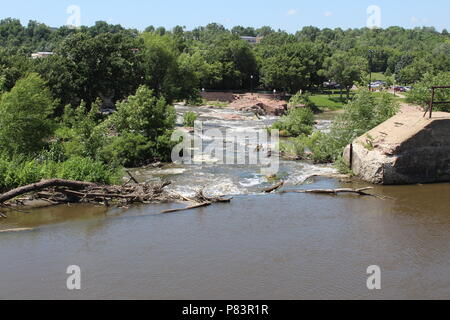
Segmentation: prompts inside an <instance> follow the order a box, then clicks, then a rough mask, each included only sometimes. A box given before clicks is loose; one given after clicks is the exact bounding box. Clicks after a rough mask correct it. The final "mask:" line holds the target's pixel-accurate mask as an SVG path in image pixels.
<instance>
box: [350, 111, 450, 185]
mask: <svg viewBox="0 0 450 320" xmlns="http://www.w3.org/2000/svg"><path fill="white" fill-rule="evenodd" d="M350 150H351V148H350V146H347V148H346V149H345V151H344V159H345V160H346V161H347V163H349V164H350V159H351V157H350ZM352 158H353V159H352V170H353V172H354V173H355V174H356V175H358V176H360V177H361V178H362V179H363V180H365V181H368V182H371V183H374V184H386V185H391V184H416V183H434V182H450V114H449V113H443V112H436V113H435V114H434V116H433V118H432V119H428V118H424V117H423V114H422V113H420V112H410V113H400V114H398V115H396V116H394V117H393V118H391V119H389V120H388V121H386V122H384V123H383V124H381V125H380V126H378V127H376V128H374V129H373V130H371V131H369V132H368V133H366V134H365V135H363V136H362V137H359V138H358V139H356V140H355V141H354V142H353V157H352Z"/></svg>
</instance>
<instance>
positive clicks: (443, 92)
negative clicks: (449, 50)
mask: <svg viewBox="0 0 450 320" xmlns="http://www.w3.org/2000/svg"><path fill="white" fill-rule="evenodd" d="M449 83H450V72H440V73H438V74H436V75H435V74H433V73H426V74H425V75H424V76H423V78H422V80H421V81H419V82H418V83H416V84H414V88H413V90H411V91H410V92H408V93H407V100H408V102H412V103H417V104H419V105H421V106H422V107H423V108H424V109H427V108H428V106H429V105H430V101H431V90H430V89H431V87H433V86H448V84H449ZM435 99H436V101H450V90H449V89H440V90H436V92H435ZM435 108H436V110H440V111H446V112H448V111H450V104H448V105H442V104H441V105H436V106H435Z"/></svg>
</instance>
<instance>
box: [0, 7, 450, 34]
mask: <svg viewBox="0 0 450 320" xmlns="http://www.w3.org/2000/svg"><path fill="white" fill-rule="evenodd" d="M73 6H77V7H78V8H79V11H80V15H79V17H80V19H79V21H80V22H81V24H82V25H87V26H90V25H93V24H94V23H95V21H99V20H103V21H106V22H108V23H112V24H121V25H122V26H124V27H127V28H136V29H139V30H143V29H145V28H146V27H147V26H149V25H154V26H164V27H166V28H172V27H174V26H176V25H181V26H186V28H187V29H188V30H190V29H193V28H195V27H197V26H202V25H206V24H208V23H210V22H217V23H221V24H223V25H224V26H225V27H227V28H231V27H233V26H236V25H243V26H252V27H261V26H264V25H269V26H271V27H272V28H274V29H282V30H285V31H288V32H296V31H297V30H300V29H301V28H302V27H304V26H309V25H313V26H317V27H320V28H325V27H328V28H337V27H340V28H343V29H347V28H361V27H366V26H368V25H367V24H368V23H369V24H370V25H369V26H371V25H373V24H374V23H376V24H380V26H381V27H382V28H386V27H389V26H402V27H405V28H414V27H417V26H433V27H435V28H436V29H437V30H439V31H441V30H442V29H444V28H446V29H448V30H450V19H449V18H448V16H449V12H450V1H449V0H428V1H423V0H420V1H419V0H369V1H367V0H340V1H336V0H308V1H305V0H277V1H264V0H259V1H254V0H226V1H224V0H221V1H220V0H158V1H157V0H13V1H11V0H0V19H3V18H8V17H12V18H18V19H20V20H21V21H22V23H23V24H26V23H27V22H28V21H29V20H37V21H38V22H43V23H45V24H47V25H49V26H51V27H60V26H62V25H66V24H73V23H71V22H73V21H74V17H75V18H76V16H74V15H73V13H74V12H75V11H70V10H69V11H70V13H68V9H69V8H70V7H72V9H73ZM371 6H372V7H371ZM373 6H376V7H373ZM369 7H371V8H370V10H369V12H368V8H369ZM374 8H375V9H374ZM377 8H379V9H377ZM75 21H77V20H75Z"/></svg>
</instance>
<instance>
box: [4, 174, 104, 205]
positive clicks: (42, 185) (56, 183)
mask: <svg viewBox="0 0 450 320" xmlns="http://www.w3.org/2000/svg"><path fill="white" fill-rule="evenodd" d="M94 186H96V185H95V184H94V183H90V182H81V181H71V180H62V179H51V180H43V181H41V182H37V183H33V184H29V185H27V186H23V187H19V188H16V189H13V190H11V191H8V192H6V193H4V194H2V195H0V203H4V202H6V201H8V200H11V199H14V198H16V197H19V196H22V195H24V194H27V193H30V192H36V191H41V190H43V189H47V188H51V187H67V188H72V189H86V188H90V187H94Z"/></svg>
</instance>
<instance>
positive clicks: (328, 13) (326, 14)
mask: <svg viewBox="0 0 450 320" xmlns="http://www.w3.org/2000/svg"><path fill="white" fill-rule="evenodd" d="M332 15H333V12H331V11H327V12H325V13H324V16H325V17H331V16H332Z"/></svg>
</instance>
